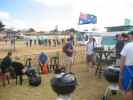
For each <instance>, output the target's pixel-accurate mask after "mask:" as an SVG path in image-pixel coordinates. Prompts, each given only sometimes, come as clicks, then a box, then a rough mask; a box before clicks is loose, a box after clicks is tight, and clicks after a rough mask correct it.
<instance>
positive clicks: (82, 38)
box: [77, 32, 118, 46]
mask: <svg viewBox="0 0 133 100" xmlns="http://www.w3.org/2000/svg"><path fill="white" fill-rule="evenodd" d="M116 34H118V33H111V32H103V33H102V32H79V34H78V35H77V43H78V44H79V45H86V44H87V42H88V41H89V37H90V36H93V37H94V38H95V40H96V43H97V46H114V45H115V43H116V40H115V36H116Z"/></svg>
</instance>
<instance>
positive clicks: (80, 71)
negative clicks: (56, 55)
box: [0, 43, 122, 100]
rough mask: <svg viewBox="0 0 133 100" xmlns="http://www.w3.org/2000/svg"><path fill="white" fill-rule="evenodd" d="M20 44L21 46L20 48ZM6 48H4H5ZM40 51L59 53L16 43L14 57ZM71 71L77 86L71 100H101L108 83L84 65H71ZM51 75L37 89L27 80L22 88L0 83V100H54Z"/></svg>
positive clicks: (118, 95) (116, 99)
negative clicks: (75, 78) (4, 85)
mask: <svg viewBox="0 0 133 100" xmlns="http://www.w3.org/2000/svg"><path fill="white" fill-rule="evenodd" d="M20 44H21V46H20ZM7 47H8V46H6V47H5V48H7ZM5 48H4V47H3V48H1V51H0V56H1V57H3V56H4V55H5V54H6V53H7V51H5ZM41 51H45V52H55V51H61V48H60V47H57V48H54V47H53V48H44V47H38V46H34V47H32V48H26V46H25V45H23V44H22V43H18V45H17V49H16V51H15V52H14V54H13V55H14V56H22V55H26V54H35V53H38V52H41ZM72 71H73V72H74V73H75V74H76V77H77V80H78V85H77V88H76V90H75V92H74V93H73V94H72V100H101V99H100V98H101V96H102V95H103V93H104V92H105V89H106V87H107V86H108V85H109V83H108V82H107V81H106V80H104V78H103V77H102V78H98V77H97V76H95V75H94V73H93V71H92V69H91V71H89V70H88V67H87V66H86V64H85V63H83V64H76V65H73V67H72ZM52 77H53V73H50V74H48V75H42V79H43V81H42V83H41V85H40V86H38V87H31V86H29V85H28V80H27V78H25V80H24V84H23V85H22V86H20V85H16V84H15V80H12V81H11V83H10V84H9V85H6V87H3V86H2V85H1V82H0V100H55V99H56V97H57V95H56V94H55V93H54V92H53V91H52V89H51V86H50V80H51V78H52ZM112 100H122V98H121V94H117V95H115V96H113V97H112Z"/></svg>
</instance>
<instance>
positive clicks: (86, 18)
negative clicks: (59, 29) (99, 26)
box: [79, 13, 97, 25]
mask: <svg viewBox="0 0 133 100" xmlns="http://www.w3.org/2000/svg"><path fill="white" fill-rule="evenodd" d="M96 23H97V17H96V16H95V15H91V14H84V13H80V17H79V24H80V25H82V24H96Z"/></svg>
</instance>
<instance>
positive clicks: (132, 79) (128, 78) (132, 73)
mask: <svg viewBox="0 0 133 100" xmlns="http://www.w3.org/2000/svg"><path fill="white" fill-rule="evenodd" d="M123 74H124V75H123V76H124V78H123V82H122V85H123V89H124V90H125V91H130V90H133V65H132V66H125V68H124V73H123Z"/></svg>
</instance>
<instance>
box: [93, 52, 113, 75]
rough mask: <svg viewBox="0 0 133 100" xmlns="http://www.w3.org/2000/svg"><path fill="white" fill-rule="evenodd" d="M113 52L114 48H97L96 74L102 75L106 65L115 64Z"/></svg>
mask: <svg viewBox="0 0 133 100" xmlns="http://www.w3.org/2000/svg"><path fill="white" fill-rule="evenodd" d="M113 54H114V51H113V50H96V63H97V67H96V72H95V74H96V75H97V74H98V75H99V76H101V73H102V69H103V66H104V65H109V64H113V63H114V62H115V59H114V58H113Z"/></svg>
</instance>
